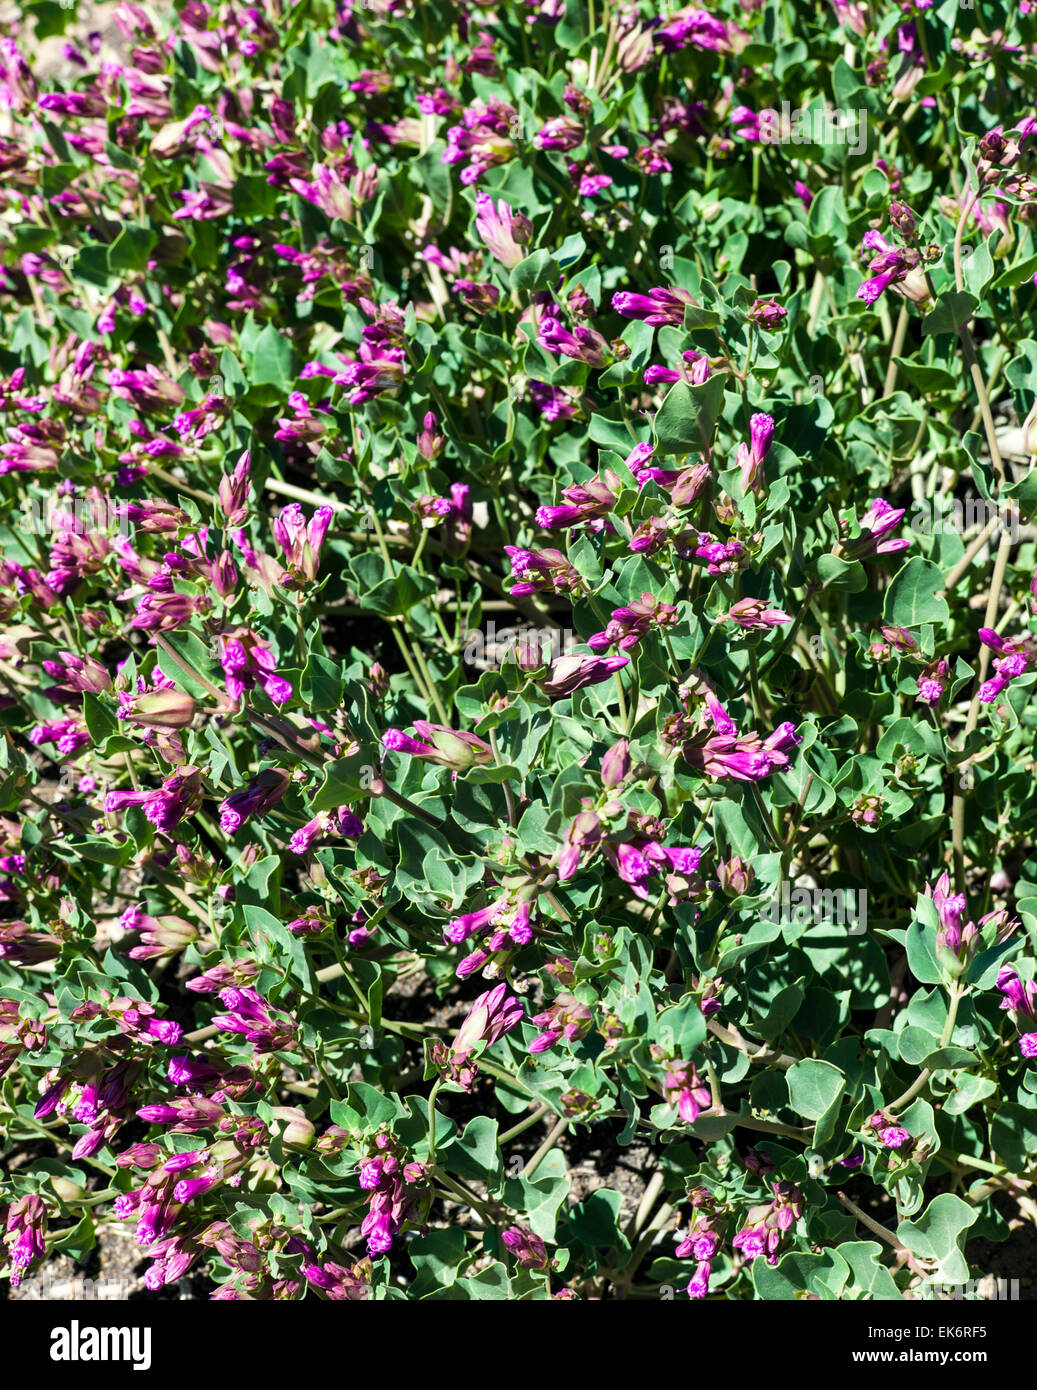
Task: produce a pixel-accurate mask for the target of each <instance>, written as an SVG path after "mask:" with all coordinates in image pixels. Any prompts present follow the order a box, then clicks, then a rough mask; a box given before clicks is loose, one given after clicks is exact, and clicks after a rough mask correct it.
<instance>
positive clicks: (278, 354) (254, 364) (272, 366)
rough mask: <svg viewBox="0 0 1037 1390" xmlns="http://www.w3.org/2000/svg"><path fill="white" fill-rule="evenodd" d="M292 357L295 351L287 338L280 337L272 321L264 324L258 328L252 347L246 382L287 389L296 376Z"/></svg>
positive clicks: (293, 357) (251, 384)
mask: <svg viewBox="0 0 1037 1390" xmlns="http://www.w3.org/2000/svg"><path fill="white" fill-rule="evenodd" d="M294 359H295V353H294V352H293V351H292V345H291V343H290V342H289V341H288V339H287V338H284V337H282V336H281V334H280V333H278V331H277V329H276V328H275V327H274V325H273V324H272V323H268V324H266V326H265V327H264V328H262V329H261V330H260V332H259V335H258V336H257V338H256V340H255V344H254V345H253V348H252V354H251V361H250V363H249V370H248V373H247V377H246V379H247V381H248V384H249V385H250V386H262V385H270V386H276V387H278V388H279V389H280V390H282V391H287V390H289V389H290V388H291V387H292V385H293V384H294V382H295V377H296V371H295V368H294V366H293V362H294Z"/></svg>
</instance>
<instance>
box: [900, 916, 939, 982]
mask: <svg viewBox="0 0 1037 1390" xmlns="http://www.w3.org/2000/svg"><path fill="white" fill-rule="evenodd" d="M904 944H905V945H906V947H907V966H908V969H909V970H910V971H911V974H912V975H913V976H914V977H915V979H916V980H918V981H919V983H920V984H923V985H940V984H943V983H944V981H945V979H946V972H945V971H944V969H943V967H942V966H941V964H940V962H939V960H938V959H937V956H936V933H935V932H934V931H933V929H932V928H931V927H929V926H927V925H926V924H924V923H922V922H918V921H915V922H912V923H911V924H910V925H909V926H908V928H907V931H906V932H905V934H904Z"/></svg>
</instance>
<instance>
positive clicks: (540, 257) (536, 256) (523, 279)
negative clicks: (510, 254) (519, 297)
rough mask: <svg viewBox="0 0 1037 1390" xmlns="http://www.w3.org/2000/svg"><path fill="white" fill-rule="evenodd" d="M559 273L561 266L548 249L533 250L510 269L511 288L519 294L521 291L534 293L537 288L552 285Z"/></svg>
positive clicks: (546, 287)
mask: <svg viewBox="0 0 1037 1390" xmlns="http://www.w3.org/2000/svg"><path fill="white" fill-rule="evenodd" d="M561 273H562V268H561V266H560V265H559V264H558V262H557V261H556V260H555V258H554V256H552V255H551V253H550V251H534V252H533V253H532V254H531V255H529V256H525V257H523V259H522V260H521V261H519V263H518V265H517V266H515V267H514V269H513V270H512V272H511V288H512V289H513V290H515V292H516V293H519V294H521V293H522V292H523V291H525V292H527V293H529V294H535V293H536V291H537V290H543V289H548V288H550V287H551V286H553V285H554V284H555V282H556V281H557V280H558V277H559V276H560V275H561Z"/></svg>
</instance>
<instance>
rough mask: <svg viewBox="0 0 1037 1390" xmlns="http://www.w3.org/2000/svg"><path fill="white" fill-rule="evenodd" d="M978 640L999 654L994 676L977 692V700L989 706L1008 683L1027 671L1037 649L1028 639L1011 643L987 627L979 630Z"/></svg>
mask: <svg viewBox="0 0 1037 1390" xmlns="http://www.w3.org/2000/svg"><path fill="white" fill-rule="evenodd" d="M979 640H980V641H981V642H982V643H983V645H984V646H986V647H990V648H991V650H992V651H995V652H998V653H999V655H998V657H997V658H996V659H995V661H994V672H995V674H994V675H993V676H991V678H990V679H989V680H987V681H984V682H983V684H982V685H981V686H980V688H979V692H978V698H979V699H980V700H982V701H983V703H984V704H987V705H989V704H992V703H993V702H994V701H995V700H996V699H997V698H998V696H999V695H1000V694H1001V692H1002V691H1003V690H1004V689H1005V687H1006V686H1007V685H1008V683H1009V682H1010V681H1012V680H1014V679H1015V677H1016V676H1021V675H1023V674H1024V673H1025V672H1026V671H1027V670H1029V668H1030V666H1031V665H1032V664H1033V661H1034V658H1035V656H1037V648H1035V645H1034V643H1033V641H1032V640H1031V639H1030V638H1029V637H1025V638H1023V639H1022V640H1021V641H1013V640H1012V639H1010V638H1007V637H1001V636H1000V635H999V634H998V633H996V632H995V631H994V630H993V628H989V627H981V628H980V630H979Z"/></svg>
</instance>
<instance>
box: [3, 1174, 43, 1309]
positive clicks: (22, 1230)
mask: <svg viewBox="0 0 1037 1390" xmlns="http://www.w3.org/2000/svg"><path fill="white" fill-rule="evenodd" d="M46 1236H47V1208H46V1206H45V1205H44V1202H43V1199H42V1197H38V1196H37V1195H36V1194H35V1193H29V1194H28V1195H27V1196H25V1197H20V1198H19V1199H18V1201H17V1202H14V1203H12V1205H11V1206H10V1208H9V1209H8V1212H7V1231H6V1238H7V1240H8V1241H11V1243H10V1244H9V1246H8V1251H7V1255H8V1259H9V1260H10V1262H11V1284H12V1286H15V1287H16V1286H17V1285H18V1284H20V1283H21V1281H22V1276H23V1275H24V1273H25V1271H26V1270H27V1269H28V1268H29V1266H30V1265H33V1264H35V1263H36V1262H37V1260H42V1259H43V1256H44V1255H45V1254H46V1251H47V1240H46ZM12 1237H13V1241H12V1239H11V1238H12Z"/></svg>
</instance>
